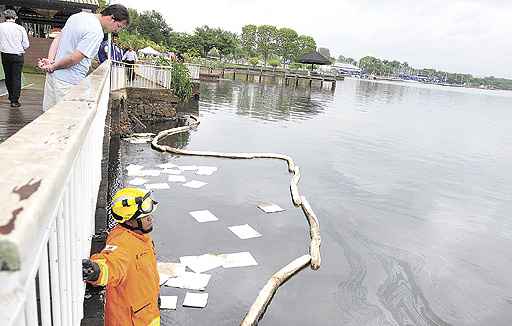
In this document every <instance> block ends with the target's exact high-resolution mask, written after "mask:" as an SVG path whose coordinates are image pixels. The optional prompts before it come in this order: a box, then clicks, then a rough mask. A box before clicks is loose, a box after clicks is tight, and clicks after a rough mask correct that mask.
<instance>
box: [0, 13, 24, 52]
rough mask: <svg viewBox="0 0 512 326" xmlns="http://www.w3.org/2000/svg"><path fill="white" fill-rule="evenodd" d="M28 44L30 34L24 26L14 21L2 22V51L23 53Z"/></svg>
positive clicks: (0, 35)
mask: <svg viewBox="0 0 512 326" xmlns="http://www.w3.org/2000/svg"><path fill="white" fill-rule="evenodd" d="M28 46H29V43H28V35H27V31H26V30H25V28H23V26H20V25H18V24H16V23H15V22H13V21H6V22H5V23H1V24H0V52H3V53H9V54H22V53H25V49H26V48H28Z"/></svg>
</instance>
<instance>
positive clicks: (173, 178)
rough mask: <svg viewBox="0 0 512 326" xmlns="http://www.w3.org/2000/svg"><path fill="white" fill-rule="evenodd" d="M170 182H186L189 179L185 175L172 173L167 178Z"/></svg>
mask: <svg viewBox="0 0 512 326" xmlns="http://www.w3.org/2000/svg"><path fill="white" fill-rule="evenodd" d="M167 180H169V182H185V181H187V179H186V178H185V176H183V175H170V176H169V178H168V179H167Z"/></svg>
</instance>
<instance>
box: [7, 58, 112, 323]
mask: <svg viewBox="0 0 512 326" xmlns="http://www.w3.org/2000/svg"><path fill="white" fill-rule="evenodd" d="M109 72H110V64H109V62H108V61H107V62H105V63H104V64H102V65H101V66H100V67H98V69H96V70H95V71H94V72H93V73H92V74H91V75H90V76H88V77H87V78H86V79H85V80H84V81H83V82H82V83H81V84H80V85H77V86H75V87H73V89H72V90H71V91H70V93H69V94H68V95H67V96H66V97H64V98H63V100H62V101H61V102H60V103H58V104H57V105H55V106H54V107H52V108H51V109H50V110H48V111H47V112H45V113H44V114H43V115H41V116H40V117H39V118H37V119H36V120H34V121H33V122H32V123H30V124H29V125H27V126H25V127H24V128H23V129H21V130H20V131H19V132H18V133H16V134H15V135H13V136H12V137H10V138H8V139H7V140H6V141H5V142H3V143H2V144H0V156H1V157H2V161H1V162H0V166H1V168H0V198H2V200H3V209H2V213H1V214H0V269H2V271H0V302H1V305H0V325H2V326H4V325H5V326H14V325H15V326H18V325H27V326H33V325H34V326H36V325H43V326H48V325H54V326H61V325H62V326H72V325H80V321H81V319H82V316H83V297H84V291H85V286H84V283H83V282H82V269H81V260H82V258H86V257H88V256H89V251H90V246H91V239H92V235H93V233H94V217H95V209H96V199H97V194H98V188H99V184H100V180H101V159H102V144H103V134H104V127H105V117H106V114H107V106H108V99H109V86H110V83H109V79H110V73H109ZM36 287H37V288H38V291H37V293H36ZM38 299H39V300H38Z"/></svg>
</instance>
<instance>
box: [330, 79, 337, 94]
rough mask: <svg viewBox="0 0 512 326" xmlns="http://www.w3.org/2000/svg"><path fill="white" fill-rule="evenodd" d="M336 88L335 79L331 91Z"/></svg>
mask: <svg viewBox="0 0 512 326" xmlns="http://www.w3.org/2000/svg"><path fill="white" fill-rule="evenodd" d="M335 89H336V80H333V81H332V84H331V91H333V92H334V90H335Z"/></svg>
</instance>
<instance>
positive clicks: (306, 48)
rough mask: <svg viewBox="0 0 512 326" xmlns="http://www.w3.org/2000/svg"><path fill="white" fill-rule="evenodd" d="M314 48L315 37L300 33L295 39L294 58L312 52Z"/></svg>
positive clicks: (296, 58)
mask: <svg viewBox="0 0 512 326" xmlns="http://www.w3.org/2000/svg"><path fill="white" fill-rule="evenodd" d="M315 50H316V42H315V39H314V38H312V37H311V36H307V35H301V36H299V38H298V39H297V52H296V53H295V60H298V59H299V58H300V57H301V56H303V55H304V54H306V53H309V52H313V51H315Z"/></svg>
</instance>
